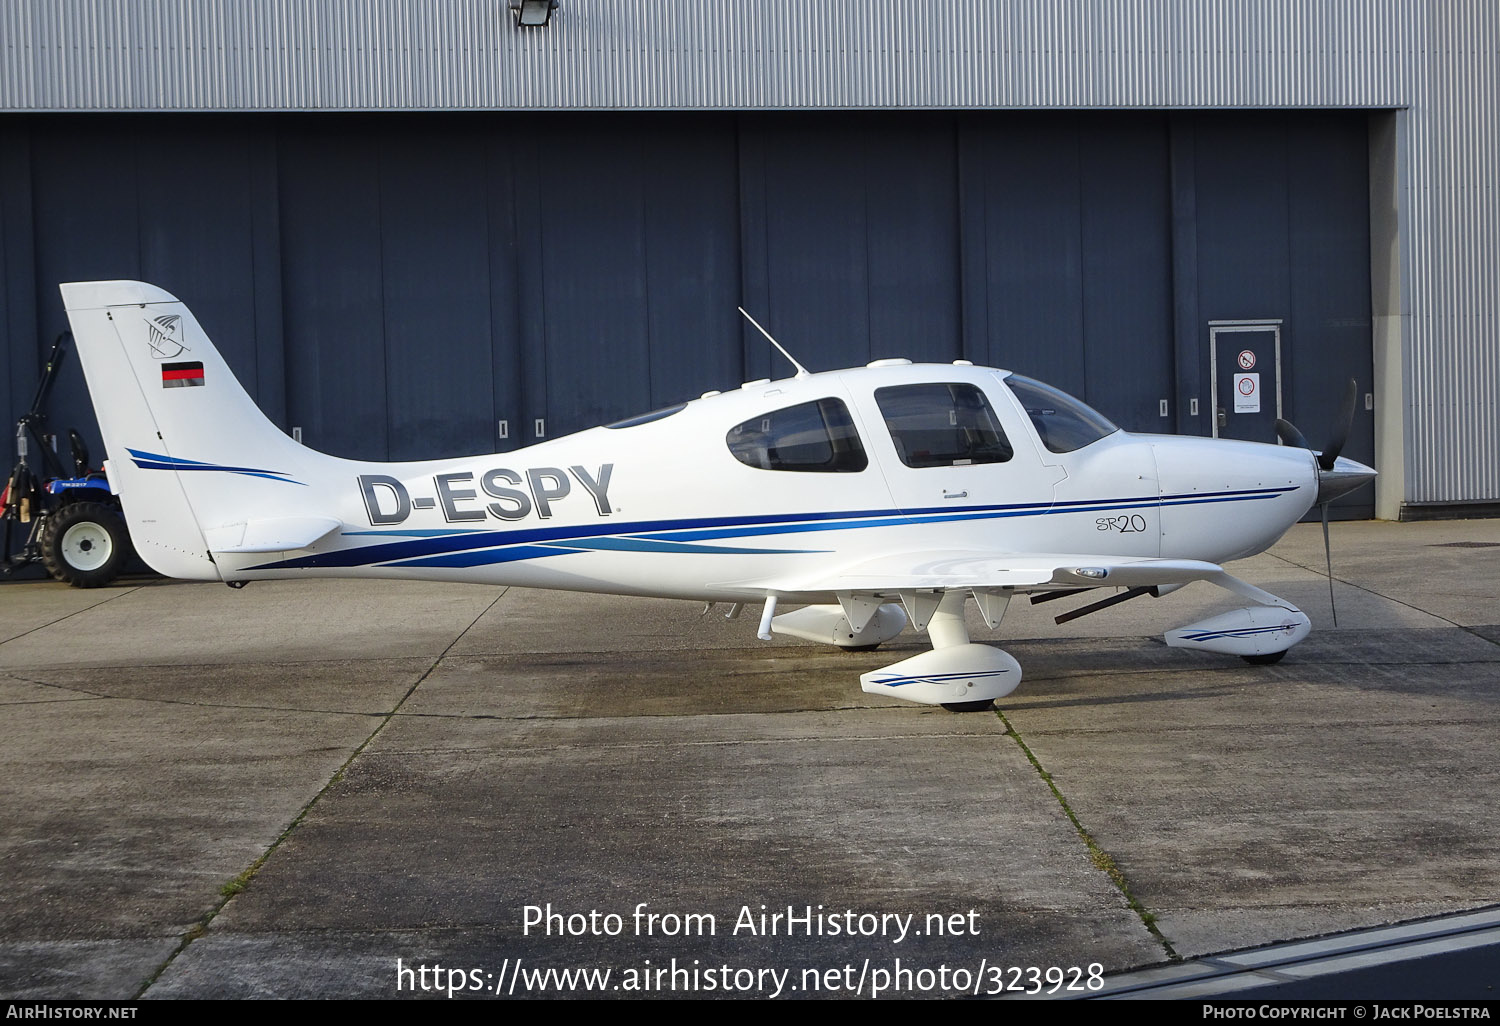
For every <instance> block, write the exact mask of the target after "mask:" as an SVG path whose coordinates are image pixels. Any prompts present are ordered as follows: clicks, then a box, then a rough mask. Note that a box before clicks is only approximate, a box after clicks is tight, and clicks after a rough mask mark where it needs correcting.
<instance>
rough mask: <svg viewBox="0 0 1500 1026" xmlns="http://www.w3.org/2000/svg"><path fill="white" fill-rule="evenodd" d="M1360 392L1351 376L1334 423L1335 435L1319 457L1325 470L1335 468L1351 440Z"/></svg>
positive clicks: (1319, 462)
mask: <svg viewBox="0 0 1500 1026" xmlns="http://www.w3.org/2000/svg"><path fill="white" fill-rule="evenodd" d="M1358 392H1359V385H1358V384H1357V383H1356V382H1355V380H1354V379H1353V378H1350V379H1349V387H1348V388H1346V389H1345V390H1344V402H1343V404H1342V405H1340V406H1339V418H1338V420H1336V421H1334V423H1333V431H1332V435H1333V437H1332V438H1330V439H1329V441H1328V444H1327V445H1326V446H1325V447H1324V448H1323V454H1322V455H1321V456H1319V457H1318V466H1320V467H1322V468H1323V469H1324V470H1332V469H1333V464H1334V461H1335V460H1337V459H1338V458H1339V453H1340V452H1342V451H1343V449H1344V443H1345V442H1347V441H1348V440H1349V428H1350V426H1351V425H1352V424H1353V423H1354V397H1355V395H1356V394H1357V393H1358Z"/></svg>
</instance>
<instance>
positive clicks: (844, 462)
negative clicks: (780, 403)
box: [724, 399, 870, 474]
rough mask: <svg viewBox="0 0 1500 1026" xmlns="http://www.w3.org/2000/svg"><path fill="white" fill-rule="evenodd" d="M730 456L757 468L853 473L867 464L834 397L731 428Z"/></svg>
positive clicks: (845, 409)
mask: <svg viewBox="0 0 1500 1026" xmlns="http://www.w3.org/2000/svg"><path fill="white" fill-rule="evenodd" d="M724 441H725V443H726V444H728V446H729V451H730V452H731V453H733V454H734V458H735V459H737V460H739V461H740V462H741V463H743V464H745V465H746V466H750V467H759V468H760V469H761V470H793V471H803V472H811V473H824V474H849V473H857V472H859V471H861V470H864V469H865V467H867V466H869V462H870V461H869V459H868V458H866V456H865V449H864V446H863V445H861V444H860V442H859V432H857V431H855V430H854V421H853V420H852V419H851V418H850V417H849V408H848V407H846V406H845V405H844V404H843V402H842V401H840V400H838V399H819V400H817V401H816V402H811V403H802V404H800V405H798V406H788V407H786V408H785V409H782V410H776V411H774V412H772V413H766V414H762V415H761V416H759V417H752V418H751V419H750V420H747V421H745V422H744V423H743V424H736V425H735V426H734V427H732V428H730V429H729V434H728V435H726V436H725V438H724Z"/></svg>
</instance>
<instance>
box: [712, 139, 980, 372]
mask: <svg viewBox="0 0 1500 1026" xmlns="http://www.w3.org/2000/svg"><path fill="white" fill-rule="evenodd" d="M954 159H955V150H954V135H953V127H952V123H951V122H950V121H949V120H948V119H946V118H935V117H932V116H927V117H922V118H917V117H901V116H894V115H870V116H855V117H851V116H848V115H845V116H841V117H839V118H837V119H834V118H829V117H827V116H819V115H795V116H788V115H776V116H755V117H746V118H745V119H744V120H743V121H742V122H741V148H740V161H741V163H740V173H739V178H740V205H741V223H742V225H743V228H742V238H743V240H744V241H743V245H744V297H745V306H746V309H747V310H749V311H750V312H751V313H752V314H753V315H754V316H755V317H756V319H757V320H758V321H760V322H761V323H762V324H763V325H765V326H766V328H767V329H768V330H769V331H770V332H771V334H773V335H774V336H776V338H777V339H778V340H779V341H781V342H782V343H783V344H784V345H786V346H787V348H788V349H790V350H791V352H792V353H793V354H794V355H795V356H796V357H797V359H798V360H799V361H801V362H802V363H803V364H804V365H806V366H807V367H808V368H809V369H810V370H832V369H834V368H838V367H847V366H851V365H854V366H857V365H860V364H864V363H868V362H869V361H870V360H874V359H881V358H885V357H902V356H904V357H908V358H910V359H912V360H918V361H922V360H932V361H947V360H953V359H955V358H956V357H958V356H960V355H962V349H961V330H960V324H959V274H958V226H957V213H956V212H957V205H956V204H957V199H956V173H955V166H954ZM745 346H746V348H745V373H746V375H747V376H748V377H767V376H769V377H777V376H781V375H783V374H784V373H786V371H787V370H788V366H787V364H786V363H785V362H784V361H782V359H781V357H779V356H774V357H773V356H772V354H771V351H770V347H769V346H768V345H767V344H766V343H765V341H764V340H763V339H761V338H760V336H759V335H757V334H755V333H754V332H753V329H752V330H751V332H750V333H749V334H747V335H745Z"/></svg>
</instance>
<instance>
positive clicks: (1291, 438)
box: [1276, 417, 1312, 449]
mask: <svg viewBox="0 0 1500 1026" xmlns="http://www.w3.org/2000/svg"><path fill="white" fill-rule="evenodd" d="M1276 437H1277V438H1279V439H1281V444H1282V445H1289V446H1291V447H1292V448H1294V449H1311V448H1312V446H1310V445H1308V444H1307V438H1306V437H1305V436H1304V435H1303V434H1302V432H1301V431H1298V430H1297V425H1295V424H1293V423H1292V422H1291V421H1289V420H1282V419H1281V418H1280V417H1277V418H1276Z"/></svg>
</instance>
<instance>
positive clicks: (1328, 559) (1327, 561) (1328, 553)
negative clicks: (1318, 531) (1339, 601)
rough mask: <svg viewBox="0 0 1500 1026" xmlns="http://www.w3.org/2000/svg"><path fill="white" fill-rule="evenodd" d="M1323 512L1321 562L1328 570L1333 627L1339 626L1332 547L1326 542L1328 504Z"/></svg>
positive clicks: (1329, 606) (1329, 604)
mask: <svg viewBox="0 0 1500 1026" xmlns="http://www.w3.org/2000/svg"><path fill="white" fill-rule="evenodd" d="M1320 508H1321V509H1322V510H1323V560H1324V565H1325V566H1326V567H1327V568H1328V608H1329V609H1330V610H1332V611H1333V625H1334V626H1335V627H1337V626H1338V625H1339V607H1338V606H1336V605H1334V603H1333V546H1332V545H1330V544H1329V542H1328V503H1326V502H1325V503H1323V505H1322V506H1321V507H1320Z"/></svg>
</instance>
